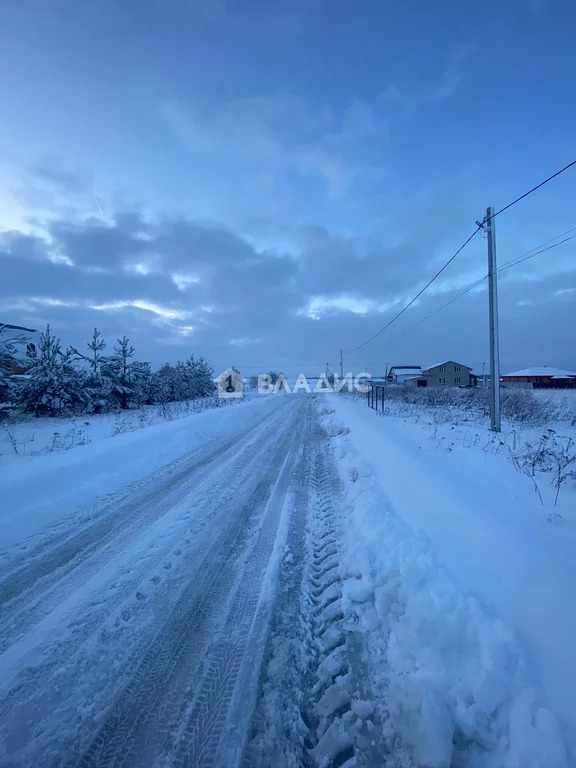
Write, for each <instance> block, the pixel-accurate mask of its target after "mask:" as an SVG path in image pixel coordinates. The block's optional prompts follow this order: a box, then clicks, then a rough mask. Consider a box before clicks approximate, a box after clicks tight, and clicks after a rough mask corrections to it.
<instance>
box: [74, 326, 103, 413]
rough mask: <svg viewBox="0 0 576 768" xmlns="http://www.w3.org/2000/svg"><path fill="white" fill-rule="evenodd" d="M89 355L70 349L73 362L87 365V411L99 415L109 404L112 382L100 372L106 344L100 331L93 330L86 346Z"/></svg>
mask: <svg viewBox="0 0 576 768" xmlns="http://www.w3.org/2000/svg"><path fill="white" fill-rule="evenodd" d="M86 346H87V347H88V351H89V354H87V355H84V354H82V353H81V352H78V350H77V349H74V348H72V349H71V352H72V354H73V355H74V359H75V360H82V361H83V362H85V363H86V364H87V365H88V372H87V374H86V377H85V387H86V394H87V395H88V397H89V401H90V405H89V410H90V411H91V412H92V413H101V412H102V411H104V410H106V408H107V406H108V405H109V403H110V395H111V393H112V381H111V380H110V377H109V376H106V374H105V373H103V371H102V367H103V366H104V365H105V363H106V357H104V355H103V354H102V353H103V352H104V350H105V349H106V342H105V341H104V339H103V338H102V336H101V335H100V331H99V330H98V329H97V328H94V333H93V334H92V341H89V342H88V344H87V345H86Z"/></svg>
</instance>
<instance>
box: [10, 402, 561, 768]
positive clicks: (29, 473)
mask: <svg viewBox="0 0 576 768" xmlns="http://www.w3.org/2000/svg"><path fill="white" fill-rule="evenodd" d="M131 418H135V419H138V418H139V417H138V415H136V416H135V417H132V416H131ZM103 420H104V419H103ZM110 426H111V425H110V423H107V425H106V427H105V428H99V429H95V430H94V431H93V433H92V436H91V441H92V442H91V443H89V444H85V445H73V446H72V447H70V448H69V449H68V450H48V451H43V450H42V451H38V452H33V451H22V452H20V451H18V452H15V451H10V450H8V451H6V452H5V453H3V455H1V456H0V487H1V489H2V500H3V503H2V508H1V511H0V542H1V544H0V547H1V550H2V551H1V553H0V605H1V606H2V610H1V614H0V764H1V765H2V766H12V767H13V768H16V766H19V767H20V766H32V765H34V766H36V765H41V766H42V767H43V768H44V766H46V767H48V768H49V767H51V766H54V767H56V766H118V765H123V766H155V767H156V766H162V767H167V766H191V767H192V766H194V767H196V766H225V768H232V767H233V766H243V768H256V766H259V768H268V767H269V766H274V767H276V766H279V767H280V768H283V767H284V766H286V768H298V767H299V766H305V767H306V768H328V766H333V767H334V768H336V766H346V768H352V766H370V767H371V768H372V767H373V768H376V766H384V765H385V766H387V768H410V767H411V766H422V768H476V767H478V768H561V767H564V766H569V765H574V764H576V760H575V756H576V752H574V748H575V746H576V715H575V714H574V713H575V711H576V710H575V708H574V707H573V705H572V691H573V690H574V688H575V683H576V653H575V651H574V648H576V616H575V610H574V604H575V596H574V584H576V558H575V557H574V554H575V551H576V527H575V525H576V521H575V516H576V515H575V504H574V500H575V496H574V490H573V488H572V487H571V486H570V485H569V483H566V484H564V485H563V486H562V488H561V490H560V494H559V502H558V506H556V507H555V506H554V495H555V493H554V488H552V489H548V486H547V485H546V481H547V480H549V477H548V475H547V474H546V473H542V475H543V478H542V479H540V478H539V479H538V482H539V484H540V486H541V494H542V496H543V501H544V506H543V505H541V504H540V501H539V498H538V495H537V493H535V491H534V481H533V479H532V478H531V477H529V476H528V475H527V474H523V473H521V472H518V471H517V469H516V468H515V466H514V463H513V462H512V461H511V460H510V458H509V455H508V454H509V451H508V449H507V448H506V450H505V447H499V446H498V444H497V443H498V441H496V442H494V441H493V440H492V436H491V435H490V433H488V432H487V431H486V427H485V426H481V425H478V424H474V423H470V422H462V423H461V422H458V423H457V424H455V423H454V421H452V422H450V421H443V420H442V419H440V418H427V417H426V415H423V413H422V412H419V413H415V412H414V411H412V412H409V411H406V412H403V413H402V415H396V416H393V415H389V416H388V417H382V416H381V415H378V414H376V413H375V412H374V411H372V410H370V409H368V408H367V407H366V403H365V402H364V401H360V400H355V399H354V398H352V397H346V396H338V395H323V396H311V395H305V394H300V395H290V396H289V395H280V396H268V397H259V398H254V399H252V400H250V401H248V402H245V403H240V404H238V405H237V406H235V407H226V408H221V409H215V410H207V411H204V412H202V413H198V414H193V415H190V416H185V417H183V418H177V419H174V420H172V421H166V420H165V419H164V418H160V419H159V421H158V423H156V424H152V425H149V426H146V425H145V424H142V425H140V426H146V428H139V429H136V430H132V431H127V430H123V431H122V430H119V431H117V433H116V434H115V436H114V437H113V439H104V438H105V437H109V436H110V433H111V429H110ZM563 426H564V427H566V428H569V425H567V422H563ZM51 428H52V425H48V426H47V427H46V430H47V431H48V432H49V430H50V429H51ZM22 429H25V427H23V428H22ZM532 429H536V428H535V427H532V426H531V427H525V428H523V430H522V431H521V432H518V434H517V436H516V437H517V440H518V441H519V443H520V442H521V441H524V439H525V438H526V439H532V438H531V437H530V435H532V432H530V430H532ZM540 431H542V430H540ZM475 435H480V438H479V439H476V437H475ZM21 438H22V441H23V442H24V443H26V440H25V438H24V433H21ZM510 439H512V438H510ZM66 447H67V446H66ZM538 471H540V470H538ZM548 484H549V483H548ZM549 490H550V492H549ZM570 750H572V751H570Z"/></svg>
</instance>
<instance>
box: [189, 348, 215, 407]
mask: <svg viewBox="0 0 576 768" xmlns="http://www.w3.org/2000/svg"><path fill="white" fill-rule="evenodd" d="M186 367H187V368H188V381H189V388H188V398H195V397H208V396H209V395H213V394H214V390H215V388H216V386H215V384H214V368H212V366H211V365H210V364H209V363H208V361H207V360H205V358H203V357H199V358H198V359H197V360H195V359H194V356H193V355H190V357H189V358H188V360H187V361H186Z"/></svg>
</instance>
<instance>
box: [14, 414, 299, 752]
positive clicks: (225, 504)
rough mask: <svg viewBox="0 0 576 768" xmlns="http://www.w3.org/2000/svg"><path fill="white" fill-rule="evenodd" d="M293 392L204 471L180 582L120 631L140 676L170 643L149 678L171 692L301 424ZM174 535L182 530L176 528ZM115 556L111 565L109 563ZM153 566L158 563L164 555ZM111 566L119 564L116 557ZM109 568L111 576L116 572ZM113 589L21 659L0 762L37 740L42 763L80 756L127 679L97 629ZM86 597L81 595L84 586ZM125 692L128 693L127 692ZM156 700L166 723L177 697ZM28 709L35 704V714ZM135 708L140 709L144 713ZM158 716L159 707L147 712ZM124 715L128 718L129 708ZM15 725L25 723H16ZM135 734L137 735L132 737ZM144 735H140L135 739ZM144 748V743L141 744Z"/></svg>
mask: <svg viewBox="0 0 576 768" xmlns="http://www.w3.org/2000/svg"><path fill="white" fill-rule="evenodd" d="M289 402H290V403H291V404H290V405H288V402H287V403H286V407H284V406H283V407H282V409H279V410H278V411H277V412H275V413H274V414H273V415H271V416H270V418H269V419H268V420H267V421H265V423H264V425H263V426H262V425H261V426H259V427H258V428H257V429H255V433H254V435H253V439H252V440H251V441H250V442H246V444H245V446H244V447H242V448H241V449H239V450H238V451H237V453H236V455H235V458H234V462H233V466H232V465H230V466H228V467H226V466H220V465H218V466H213V467H211V468H210V471H209V473H208V475H207V477H205V478H204V484H205V486H206V488H207V490H206V493H205V496H204V497H203V498H200V499H197V500H195V501H194V502H193V504H192V506H193V508H194V509H195V510H196V513H201V516H200V515H198V514H196V520H197V522H198V524H200V523H202V524H203V525H204V529H205V530H204V533H203V535H202V536H201V537H199V539H198V541H197V542H195V541H194V540H192V542H191V544H190V546H189V547H188V551H186V543H187V542H189V537H191V536H192V534H190V533H189V531H188V529H187V528H186V529H185V530H182V531H181V534H180V543H181V545H182V548H184V551H183V552H181V554H180V559H179V561H178V562H179V564H178V565H177V568H175V569H173V570H170V571H168V572H167V573H168V574H170V578H172V575H173V574H174V573H176V574H177V575H178V577H179V581H177V582H176V586H178V584H180V588H179V589H178V590H176V592H175V593H172V594H170V588H171V586H174V584H173V582H169V581H167V582H166V585H167V586H166V590H168V591H166V590H165V591H164V592H163V593H162V594H161V595H159V593H157V597H156V603H157V608H158V612H157V613H158V616H157V625H156V628H155V629H154V627H153V626H152V628H148V627H147V626H146V627H145V625H144V623H143V621H144V620H143V619H142V618H140V619H139V621H141V622H142V623H141V624H138V623H137V624H136V627H135V628H134V627H132V628H131V629H130V626H129V625H128V629H126V630H123V631H126V632H131V635H128V636H126V635H124V636H123V637H124V640H125V641H126V640H130V642H133V643H134V642H135V646H134V647H135V649H136V651H138V648H140V649H141V650H140V651H139V652H137V653H135V654H134V655H133V664H135V665H136V666H135V667H134V669H133V671H132V675H134V674H136V675H137V668H138V669H140V670H141V671H140V677H139V678H138V679H140V680H141V681H143V680H145V679H146V675H145V674H144V672H145V669H146V664H147V663H148V664H152V661H153V660H154V659H156V657H158V656H160V657H162V651H161V650H160V651H158V648H161V647H162V642H163V641H162V640H160V639H159V638H160V637H163V638H164V642H165V643H167V644H168V645H167V647H168V648H169V653H168V654H167V655H166V654H164V658H167V659H168V660H169V663H168V664H167V666H166V667H164V668H162V670H161V671H158V667H157V666H155V665H152V666H153V668H154V669H155V670H157V673H156V674H155V676H153V677H152V678H151V679H153V680H154V684H153V685H152V688H153V689H154V688H155V687H157V686H160V687H164V688H166V686H168V687H169V686H170V685H172V690H173V692H174V701H175V702H176V703H177V704H178V705H179V704H180V703H181V701H182V698H183V695H184V694H183V692H184V691H185V690H186V686H187V684H188V682H189V680H190V677H189V675H188V673H187V672H186V669H187V666H186V664H184V666H182V665H181V672H182V674H180V676H178V669H177V667H178V664H174V663H173V662H174V660H175V659H177V658H178V659H184V660H188V662H187V663H189V664H190V665H192V666H194V665H196V667H198V663H199V660H201V657H202V655H203V648H205V647H206V644H207V642H209V640H210V635H211V633H212V631H214V621H215V620H211V622H212V623H210V621H208V620H207V617H209V616H211V615H212V614H215V613H218V612H219V611H221V610H222V607H223V605H224V604H225V603H226V600H227V597H228V594H229V589H230V583H231V580H233V577H234V574H235V573H236V572H237V571H238V567H239V558H240V556H241V554H242V549H243V547H244V546H245V544H246V542H247V539H246V536H247V535H248V533H247V532H248V531H250V530H251V525H252V524H253V523H254V522H256V520H257V518H258V515H259V514H260V512H261V509H262V504H263V502H264V500H265V498H266V489H267V488H268V489H269V488H270V487H271V486H272V484H273V481H274V479H275V474H276V472H277V469H278V466H279V465H280V463H281V461H282V460H283V457H284V454H285V452H286V439H288V438H289V433H290V430H291V429H292V430H293V432H294V433H295V434H296V433H298V432H299V430H298V418H299V417H298V413H297V412H296V410H297V409H294V408H293V406H294V405H296V403H295V402H293V401H289ZM286 430H288V432H286ZM262 467H264V468H265V470H266V471H265V472H262ZM232 470H233V471H232ZM228 476H229V479H228ZM235 497H236V498H235ZM238 500H240V503H238ZM210 519H212V522H213V524H214V526H215V528H214V534H213V535H211V536H210V535H209V529H210ZM182 534H185V535H186V541H184V540H183V539H182ZM175 535H176V536H177V535H178V530H176V532H175ZM176 540H178V539H176ZM111 565H112V566H113V567H114V563H112V564H111ZM134 567H135V573H136V574H138V564H137V563H136V564H135V566H134ZM158 568H159V569H160V571H162V569H161V567H160V565H158ZM116 570H117V571H118V567H116ZM226 574H227V576H226ZM149 575H151V574H146V573H143V572H140V574H139V578H140V580H142V579H143V578H144V579H145V580H148V576H149ZM111 578H116V576H115V575H114V574H112V576H111ZM120 580H121V579H120ZM129 586H130V587H132V586H133V585H132V584H131V585H129ZM113 595H114V593H112V594H111V595H107V594H103V595H100V594H99V595H98V598H97V599H98V601H99V602H98V607H97V608H96V609H95V611H94V614H95V615H94V616H93V617H91V618H90V620H86V621H85V620H84V615H83V612H80V607H81V606H79V607H78V609H77V610H78V612H79V613H78V616H77V618H76V617H75V620H74V625H75V626H73V627H72V628H71V629H70V631H68V630H66V631H65V632H63V635H64V636H63V640H62V642H56V641H55V640H54V638H52V637H50V638H49V642H48V643H47V644H45V645H46V647H44V648H39V650H41V655H40V657H39V659H38V660H37V661H35V662H34V664H31V665H29V666H28V667H26V668H23V669H22V670H21V672H20V674H19V675H18V676H17V678H16V679H15V681H14V685H13V686H12V688H11V689H9V690H7V692H6V696H4V698H3V702H2V704H1V705H0V721H2V722H3V723H4V728H3V729H1V730H0V742H1V741H2V738H1V737H3V740H4V746H5V747H6V745H8V749H7V751H6V753H5V754H6V759H5V760H4V761H3V760H2V744H0V762H2V764H4V763H6V765H22V764H33V763H34V760H35V759H36V757H35V755H37V754H39V753H38V752H36V751H35V750H40V753H42V754H43V758H42V761H41V762H42V765H43V766H48V765H52V764H53V765H61V764H62V761H61V760H58V759H54V760H52V759H49V758H48V757H47V756H49V755H58V754H59V753H61V751H62V750H65V751H66V752H67V754H68V755H73V754H77V755H78V757H77V758H76V759H79V758H80V755H81V753H82V751H83V750H84V749H85V748H86V747H87V746H88V744H89V741H90V734H91V733H93V729H94V726H93V725H92V726H91V725H90V722H91V718H93V717H94V716H95V715H96V713H97V712H98V710H99V709H101V708H102V707H103V706H108V707H109V706H110V704H109V703H108V704H107V703H106V701H107V700H108V701H109V700H110V696H111V695H112V694H113V693H114V687H116V689H117V688H118V685H122V684H125V685H130V684H131V683H130V682H129V674H130V671H129V669H127V666H128V664H127V662H126V663H125V662H121V661H120V660H119V659H121V658H122V653H120V657H119V655H118V648H117V647H116V646H115V645H114V643H115V642H117V639H116V641H115V639H114V638H112V639H111V645H110V647H109V648H107V642H108V640H107V638H104V640H103V632H104V630H105V627H106V624H107V623H109V622H108V617H109V616H110V613H111V612H115V611H117V610H118V611H119V608H117V604H116V600H115V599H114V600H113V599H112V598H113ZM140 597H142V596H140V593H138V592H136V593H135V592H134V591H131V592H130V594H129V595H127V598H126V599H127V610H132V608H134V609H136V608H137V609H138V610H140V611H144V612H146V611H147V610H148V612H149V607H148V608H147V606H149V601H148V600H147V601H144V602H142V601H141V600H140ZM164 597H166V598H167V603H166V608H167V609H168V611H169V614H168V616H169V618H168V619H167V618H166V615H165V614H164V615H163V616H162V617H161V618H160V610H161V608H162V603H163V601H164ZM84 598H85V599H86V596H85V595H84ZM152 599H153V598H152ZM142 600H143V597H142ZM148 618H150V617H149V616H148ZM152 618H154V617H152ZM167 622H171V623H170V627H172V629H173V630H174V632H175V635H174V636H172V634H171V632H169V631H167ZM159 627H160V629H159ZM190 627H192V628H193V631H192V632H191V631H189V630H190ZM139 628H144V629H145V637H144V639H143V640H142V641H140V639H139V638H138V640H137V641H134V639H133V637H132V635H134V634H136V633H137V631H138V629H139ZM152 631H154V635H155V636H156V639H155V640H154V641H153V644H154V647H155V648H156V651H155V652H151V653H150V654H149V655H148V656H147V655H146V654H147V651H146V646H147V645H148V646H149V645H150V643H151V642H152V640H151V637H153V636H154V635H151V636H150V637H149V635H150V632H152ZM162 633H164V634H163V635H162ZM104 634H106V635H107V634H109V630H105V632H104ZM138 643H139V645H138ZM123 644H124V643H123ZM158 644H159V645H158ZM195 645H196V646H197V650H195ZM122 651H123V649H122ZM138 653H140V660H141V661H142V664H141V665H140V666H138ZM107 659H109V661H110V662H112V664H113V665H114V666H113V667H112V668H111V669H108V668H106V665H107V664H108V663H109V662H108V661H107ZM146 659H148V661H146ZM119 664H120V666H118V665H119ZM0 668H1V659H0ZM115 669H116V670H117V671H115ZM151 674H153V673H151ZM137 676H138V675H137ZM115 678H117V679H115ZM142 684H143V683H142ZM124 702H125V704H127V703H128V701H127V699H126V698H124ZM162 707H165V708H166V712H168V714H166V715H165V717H164V720H163V722H165V723H168V725H167V726H166V727H167V729H168V730H167V732H170V730H171V729H172V728H173V727H174V723H173V721H171V720H170V717H172V714H170V713H173V709H174V705H173V703H170V696H169V695H167V697H165V700H164V701H161V702H160V703H159V707H158V712H161V710H162ZM113 708H114V705H113ZM31 712H33V716H32V719H31V717H30V713H31ZM131 712H132V714H133V715H135V713H136V712H137V707H136V708H134V707H132V709H131ZM138 716H139V717H140V714H139V715H138ZM54 717H57V719H58V721H59V725H58V726H57V727H56V726H55V725H54ZM154 717H155V713H153V716H152V720H153V719H154ZM126 718H127V719H126ZM124 720H125V721H126V722H128V721H129V720H130V717H128V716H127V715H125V716H124ZM149 720H150V718H149ZM24 723H26V725H25V726H23V724H24ZM19 730H21V731H22V733H18V731H19ZM144 730H146V729H144ZM132 733H133V734H134V733H138V730H137V729H136V730H134V729H132ZM142 734H143V732H142V731H140V736H142ZM140 736H138V737H137V738H135V742H136V741H137V740H138V739H139V738H140ZM147 739H148V736H147V735H146V733H144V741H145V742H146V743H147ZM141 743H142V741H140V742H139V744H141ZM27 744H28V748H27V747H26V745H27ZM138 748H140V747H138ZM144 752H145V753H146V754H149V753H150V750H149V747H148V746H147V745H146V746H145V750H144ZM10 754H12V756H13V757H12V759H9V755H10Z"/></svg>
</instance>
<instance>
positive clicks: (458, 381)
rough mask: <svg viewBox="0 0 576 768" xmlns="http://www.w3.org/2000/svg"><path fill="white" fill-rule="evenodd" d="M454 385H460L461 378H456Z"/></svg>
mask: <svg viewBox="0 0 576 768" xmlns="http://www.w3.org/2000/svg"><path fill="white" fill-rule="evenodd" d="M454 384H460V377H459V376H456V378H455V379H454Z"/></svg>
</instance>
